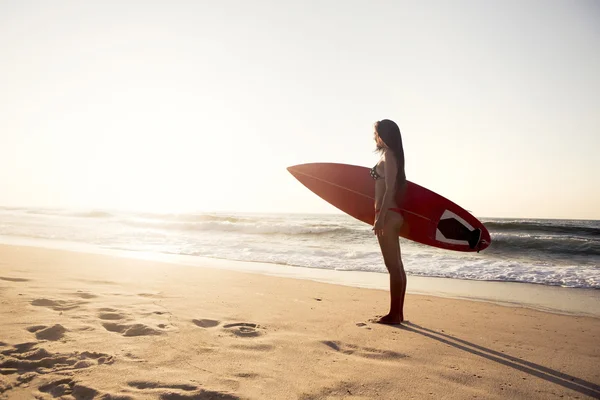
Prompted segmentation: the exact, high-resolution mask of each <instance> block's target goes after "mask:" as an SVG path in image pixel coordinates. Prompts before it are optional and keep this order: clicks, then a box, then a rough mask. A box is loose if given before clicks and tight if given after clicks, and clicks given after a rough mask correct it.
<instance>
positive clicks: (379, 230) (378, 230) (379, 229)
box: [373, 217, 385, 236]
mask: <svg viewBox="0 0 600 400" xmlns="http://www.w3.org/2000/svg"><path fill="white" fill-rule="evenodd" d="M384 224H385V221H384V220H383V218H380V217H377V218H376V219H375V224H374V225H373V232H375V234H376V235H377V236H383V227H384Z"/></svg>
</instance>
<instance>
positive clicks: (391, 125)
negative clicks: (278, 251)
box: [375, 119, 406, 187]
mask: <svg viewBox="0 0 600 400" xmlns="http://www.w3.org/2000/svg"><path fill="white" fill-rule="evenodd" d="M375 131H376V132H377V135H378V136H379V138H380V139H381V141H382V142H383V143H385V145H386V146H387V147H388V148H389V149H390V150H392V153H394V156H396V162H397V164H398V173H397V175H396V182H397V183H398V187H400V185H402V184H404V182H405V181H406V173H405V171H404V148H403V147H402V135H401V134H400V128H398V125H396V123H395V122H394V121H391V120H389V119H382V120H381V121H377V122H376V123H375ZM377 150H378V151H379V152H383V150H384V147H383V146H382V145H381V143H377Z"/></svg>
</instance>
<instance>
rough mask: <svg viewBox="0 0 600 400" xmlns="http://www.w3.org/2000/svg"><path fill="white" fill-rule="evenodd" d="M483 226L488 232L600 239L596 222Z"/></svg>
mask: <svg viewBox="0 0 600 400" xmlns="http://www.w3.org/2000/svg"><path fill="white" fill-rule="evenodd" d="M484 225H485V226H486V227H487V228H488V230H489V231H490V232H524V233H525V232H537V233H547V234H555V235H572V236H592V237H596V238H599V239H600V226H598V225H599V224H598V221H568V222H567V221H548V220H537V221H536V220H534V221H518V220H516V221H515V220H512V221H490V222H484ZM594 225H595V226H594Z"/></svg>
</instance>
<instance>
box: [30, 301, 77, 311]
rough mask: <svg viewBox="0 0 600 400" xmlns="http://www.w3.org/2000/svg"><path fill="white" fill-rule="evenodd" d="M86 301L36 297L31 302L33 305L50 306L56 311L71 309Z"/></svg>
mask: <svg viewBox="0 0 600 400" xmlns="http://www.w3.org/2000/svg"><path fill="white" fill-rule="evenodd" d="M86 303H87V302H86V301H67V300H50V299H35V300H33V301H32V302H31V305H32V306H37V307H48V308H51V309H52V310H54V311H69V310H73V309H75V308H77V307H79V306H80V305H82V304H86Z"/></svg>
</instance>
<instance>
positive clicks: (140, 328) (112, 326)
mask: <svg viewBox="0 0 600 400" xmlns="http://www.w3.org/2000/svg"><path fill="white" fill-rule="evenodd" d="M102 326H103V327H104V329H106V330H107V331H109V332H116V333H120V334H121V335H123V336H150V335H162V334H163V333H164V332H163V331H161V330H159V329H155V328H152V327H150V326H148V325H144V324H117V323H114V322H105V323H104V324H102ZM159 327H160V328H166V327H167V326H166V325H164V324H160V325H159Z"/></svg>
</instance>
